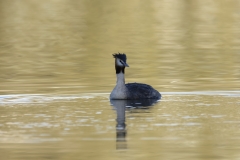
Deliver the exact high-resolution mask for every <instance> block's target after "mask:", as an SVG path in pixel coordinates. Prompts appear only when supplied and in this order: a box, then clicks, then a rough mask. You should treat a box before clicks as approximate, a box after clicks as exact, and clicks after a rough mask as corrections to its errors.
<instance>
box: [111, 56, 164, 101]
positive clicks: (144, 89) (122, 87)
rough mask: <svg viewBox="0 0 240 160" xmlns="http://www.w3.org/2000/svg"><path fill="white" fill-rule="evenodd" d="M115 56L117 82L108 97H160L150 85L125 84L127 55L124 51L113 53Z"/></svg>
mask: <svg viewBox="0 0 240 160" xmlns="http://www.w3.org/2000/svg"><path fill="white" fill-rule="evenodd" d="M113 58H115V70H116V75H117V83H116V86H115V87H114V89H113V91H112V92H111V94H110V99H160V98H161V94H160V93H159V92H158V91H157V90H155V89H154V88H152V87H151V86H150V85H147V84H142V83H128V84H125V77H124V71H125V67H129V65H128V64H127V56H126V54H124V53H115V54H113Z"/></svg>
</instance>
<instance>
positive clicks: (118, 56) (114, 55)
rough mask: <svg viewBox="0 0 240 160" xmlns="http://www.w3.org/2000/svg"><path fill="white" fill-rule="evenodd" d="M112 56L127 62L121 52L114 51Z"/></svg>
mask: <svg viewBox="0 0 240 160" xmlns="http://www.w3.org/2000/svg"><path fill="white" fill-rule="evenodd" d="M113 58H119V59H121V60H122V61H124V62H125V63H126V62H127V56H126V54H124V53H123V54H121V53H114V54H113Z"/></svg>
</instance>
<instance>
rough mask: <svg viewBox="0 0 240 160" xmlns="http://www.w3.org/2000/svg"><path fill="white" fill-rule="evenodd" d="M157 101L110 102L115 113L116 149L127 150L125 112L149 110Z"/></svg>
mask: <svg viewBox="0 0 240 160" xmlns="http://www.w3.org/2000/svg"><path fill="white" fill-rule="evenodd" d="M158 100H159V99H142V100H140V99H137V100H112V99H111V100H110V102H111V105H113V106H114V109H115V110H116V111H117V119H116V121H117V125H116V142H117V143H116V148H117V149H127V142H126V135H127V130H126V124H125V110H126V109H149V108H150V107H152V106H153V105H154V104H156V103H157V102H158Z"/></svg>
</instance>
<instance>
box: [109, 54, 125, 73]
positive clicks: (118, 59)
mask: <svg viewBox="0 0 240 160" xmlns="http://www.w3.org/2000/svg"><path fill="white" fill-rule="evenodd" d="M113 58H115V69H116V73H117V74H118V73H121V72H122V73H124V69H125V67H129V65H128V64H127V56H126V54H124V53H123V54H121V53H115V54H113Z"/></svg>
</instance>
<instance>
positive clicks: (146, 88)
mask: <svg viewBox="0 0 240 160" xmlns="http://www.w3.org/2000/svg"><path fill="white" fill-rule="evenodd" d="M125 86H126V87H127V90H128V96H127V97H128V98H127V99H160V98H161V94H160V93H159V92H158V91H157V90H155V89H154V88H153V87H152V86H150V85H147V84H143V83H128V84H125Z"/></svg>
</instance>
